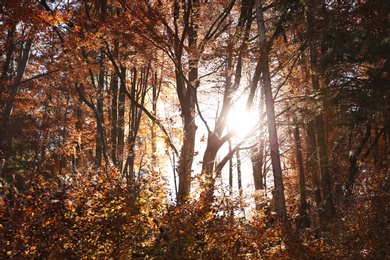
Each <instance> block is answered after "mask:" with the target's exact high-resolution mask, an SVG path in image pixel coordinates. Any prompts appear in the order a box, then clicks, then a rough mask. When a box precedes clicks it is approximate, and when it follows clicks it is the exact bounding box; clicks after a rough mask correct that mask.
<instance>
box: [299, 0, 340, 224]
mask: <svg viewBox="0 0 390 260" xmlns="http://www.w3.org/2000/svg"><path fill="white" fill-rule="evenodd" d="M312 5H313V3H312V2H309V3H308V4H307V5H306V19H307V34H308V37H309V51H310V69H311V83H312V87H313V90H314V91H320V82H319V78H318V73H319V69H318V66H317V49H316V47H315V43H314V41H313V35H314V15H313V10H312V8H313V6H312ZM322 110H323V108H322V107H321V110H320V113H319V114H318V115H317V116H316V117H315V127H316V132H317V145H318V146H317V147H318V156H319V164H320V173H321V186H322V195H323V209H324V217H325V219H326V220H329V219H331V218H333V216H334V214H335V209H334V205H333V198H332V193H331V181H330V174H329V159H328V152H327V147H326V137H325V127H324V119H323V114H322Z"/></svg>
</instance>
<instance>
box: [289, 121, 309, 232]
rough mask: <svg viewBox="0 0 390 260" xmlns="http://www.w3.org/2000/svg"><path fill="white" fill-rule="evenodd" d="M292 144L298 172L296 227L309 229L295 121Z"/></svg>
mask: <svg viewBox="0 0 390 260" xmlns="http://www.w3.org/2000/svg"><path fill="white" fill-rule="evenodd" d="M293 131H294V134H293V135H294V142H295V153H296V158H297V166H298V172H299V195H300V200H299V220H298V225H299V226H300V227H309V226H310V220H309V217H308V213H307V209H308V205H307V201H306V180H305V170H304V166H303V156H302V145H301V136H300V134H299V126H298V122H296V119H295V126H294V130H293Z"/></svg>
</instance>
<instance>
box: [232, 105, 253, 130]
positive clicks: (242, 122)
mask: <svg viewBox="0 0 390 260" xmlns="http://www.w3.org/2000/svg"><path fill="white" fill-rule="evenodd" d="M257 123H258V115H257V114H256V113H254V111H249V112H248V111H245V107H244V106H243V107H241V108H239V109H238V108H232V109H231V111H230V113H229V116H228V126H229V129H231V130H235V131H236V136H238V137H239V138H244V137H245V136H246V135H247V134H248V133H249V132H250V131H251V130H252V129H253V128H254V127H255V126H256V125H257Z"/></svg>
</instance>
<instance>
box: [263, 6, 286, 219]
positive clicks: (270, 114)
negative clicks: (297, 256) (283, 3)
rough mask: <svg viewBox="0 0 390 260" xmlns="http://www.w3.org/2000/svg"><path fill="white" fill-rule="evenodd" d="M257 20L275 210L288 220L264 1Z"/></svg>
mask: <svg viewBox="0 0 390 260" xmlns="http://www.w3.org/2000/svg"><path fill="white" fill-rule="evenodd" d="M256 18H257V28H258V32H259V47H260V61H261V67H262V69H263V71H262V75H263V77H262V83H263V88H264V96H265V106H266V112H267V123H268V138H269V144H270V151H271V162H272V169H273V175H274V191H273V198H274V201H275V210H276V213H277V215H278V216H279V217H281V218H283V219H285V218H287V212H286V201H285V197H284V186H283V175H282V168H281V164H280V154H279V142H278V135H277V129H276V120H275V107H274V99H273V96H272V88H271V77H270V71H269V64H268V49H267V41H266V34H265V23H264V17H263V9H262V1H261V0H256Z"/></svg>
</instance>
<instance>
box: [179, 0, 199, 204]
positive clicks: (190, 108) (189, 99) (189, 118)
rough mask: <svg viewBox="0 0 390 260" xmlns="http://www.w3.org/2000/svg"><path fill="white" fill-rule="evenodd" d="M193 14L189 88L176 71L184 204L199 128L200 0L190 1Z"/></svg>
mask: <svg viewBox="0 0 390 260" xmlns="http://www.w3.org/2000/svg"><path fill="white" fill-rule="evenodd" d="M191 3H192V5H191V6H190V7H189V8H190V12H191V19H190V20H191V21H190V24H189V28H188V47H189V53H188V56H189V73H188V81H189V82H188V83H187V86H185V84H184V79H183V78H182V77H183V76H182V75H181V72H180V71H178V70H177V69H176V83H177V84H176V86H177V89H178V90H177V91H178V95H179V100H180V105H181V109H182V118H183V124H184V127H183V130H184V132H183V135H184V136H183V146H182V148H181V151H180V158H179V166H178V175H179V190H178V197H177V201H178V202H179V203H182V202H184V201H185V199H186V198H187V197H188V196H189V195H190V193H191V174H192V163H193V161H194V152H195V135H196V130H197V128H198V127H197V126H196V124H195V111H196V109H195V102H196V89H197V87H198V85H199V79H198V63H199V50H198V46H197V41H198V26H199V24H198V23H199V0H193V1H189V4H191Z"/></svg>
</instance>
